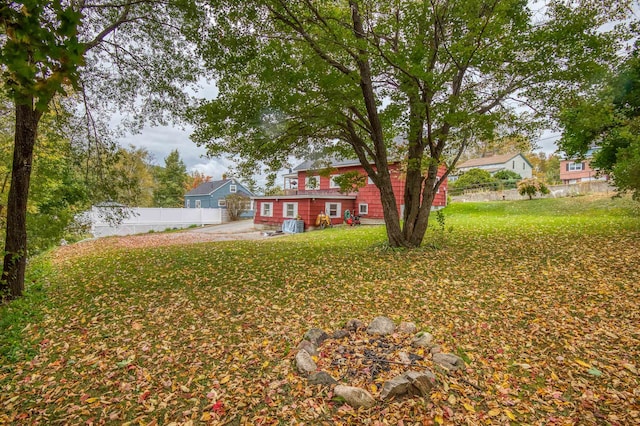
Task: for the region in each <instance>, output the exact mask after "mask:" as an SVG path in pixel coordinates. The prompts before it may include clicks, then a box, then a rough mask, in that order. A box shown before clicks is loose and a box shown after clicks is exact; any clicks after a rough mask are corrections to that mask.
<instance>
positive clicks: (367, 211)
mask: <svg viewBox="0 0 640 426" xmlns="http://www.w3.org/2000/svg"><path fill="white" fill-rule="evenodd" d="M399 166H400V164H399V163H392V164H390V165H389V171H390V173H391V179H392V185H393V191H394V194H395V198H396V203H397V205H398V213H399V214H400V215H401V216H402V213H403V209H404V205H403V204H404V176H403V175H402V173H401V172H400V170H399V169H400V167H399ZM329 167H330V169H331V170H333V172H332V173H331V174H330V175H329V176H321V175H320V174H319V172H318V167H316V166H315V165H314V163H313V162H311V161H305V162H304V163H302V164H300V165H298V166H297V167H296V168H295V169H293V170H292V171H291V172H290V173H289V174H287V175H285V176H284V179H285V194H284V195H272V196H265V197H253V198H252V199H253V200H254V203H255V216H254V219H253V221H254V223H255V224H256V225H265V226H280V225H281V224H282V223H283V222H284V221H285V220H287V219H296V218H299V219H301V220H303V221H304V227H305V228H309V227H314V226H315V224H316V218H317V217H318V215H319V214H320V213H321V212H322V213H325V214H327V215H329V217H330V218H331V223H332V224H341V223H343V222H344V215H345V211H346V210H349V213H350V214H355V215H359V216H360V217H361V218H362V220H363V221H364V222H366V221H367V220H371V219H373V220H376V221H381V220H383V219H384V214H383V211H382V201H381V199H380V191H379V190H378V188H377V187H376V186H375V184H374V183H373V181H372V180H371V179H370V178H368V179H367V183H366V185H365V186H364V187H363V188H360V189H359V190H358V191H357V192H353V193H349V194H341V193H340V192H339V190H340V188H339V186H338V185H337V184H336V183H335V182H334V179H335V178H336V177H337V176H339V175H341V174H342V173H346V172H350V171H358V172H360V173H361V174H363V175H365V176H366V174H367V173H366V172H365V171H364V168H363V167H362V165H360V162H359V161H357V160H345V161H334V162H332V163H331V165H330V166H329ZM442 174H444V167H443V168H442V169H441V170H440V171H439V175H440V176H442ZM446 203H447V182H446V181H445V182H444V183H443V184H442V185H441V186H440V189H439V192H438V194H437V195H436V197H435V199H434V202H433V208H434V209H440V208H442V207H444V206H446Z"/></svg>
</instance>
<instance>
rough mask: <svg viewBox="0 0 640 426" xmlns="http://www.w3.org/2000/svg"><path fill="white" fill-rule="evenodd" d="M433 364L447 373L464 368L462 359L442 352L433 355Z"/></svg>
mask: <svg viewBox="0 0 640 426" xmlns="http://www.w3.org/2000/svg"><path fill="white" fill-rule="evenodd" d="M433 362H434V363H436V364H438V365H439V366H440V367H443V368H445V369H447V370H449V371H456V370H459V369H460V368H462V367H464V361H463V360H462V358H460V357H459V356H456V355H454V354H447V353H442V352H440V353H435V354H433Z"/></svg>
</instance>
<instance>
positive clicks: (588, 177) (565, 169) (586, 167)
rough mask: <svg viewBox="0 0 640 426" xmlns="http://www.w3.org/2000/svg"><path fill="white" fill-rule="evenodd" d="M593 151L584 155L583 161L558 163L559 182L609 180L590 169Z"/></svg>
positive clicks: (607, 177)
mask: <svg viewBox="0 0 640 426" xmlns="http://www.w3.org/2000/svg"><path fill="white" fill-rule="evenodd" d="M594 152H595V150H594V149H590V150H589V151H587V153H586V158H585V159H584V160H572V159H564V160H561V161H560V180H561V181H562V183H564V184H572V183H579V182H589V181H592V180H609V176H607V175H606V174H604V173H600V172H598V170H595V169H592V168H591V158H592V157H593V153H594Z"/></svg>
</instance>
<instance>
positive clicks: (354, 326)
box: [344, 319, 365, 331]
mask: <svg viewBox="0 0 640 426" xmlns="http://www.w3.org/2000/svg"><path fill="white" fill-rule="evenodd" d="M364 327H365V325H364V323H363V322H362V321H360V320H358V319H350V320H349V321H347V325H345V326H344V329H345V330H348V331H358V330H360V329H363V328H364Z"/></svg>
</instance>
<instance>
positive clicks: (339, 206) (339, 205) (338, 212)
mask: <svg viewBox="0 0 640 426" xmlns="http://www.w3.org/2000/svg"><path fill="white" fill-rule="evenodd" d="M331 204H335V205H336V206H337V209H336V214H335V215H334V216H332V215H331V214H330V211H331V209H330V208H329V207H330V206H331ZM324 212H325V214H326V215H327V216H329V217H330V218H341V217H342V203H329V202H327V203H325V205H324Z"/></svg>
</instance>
